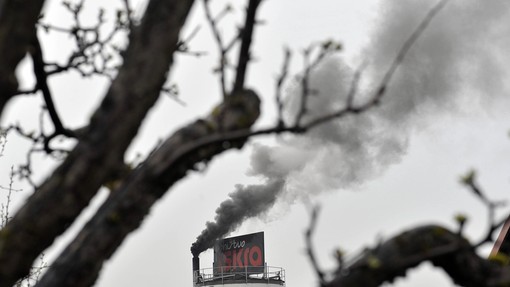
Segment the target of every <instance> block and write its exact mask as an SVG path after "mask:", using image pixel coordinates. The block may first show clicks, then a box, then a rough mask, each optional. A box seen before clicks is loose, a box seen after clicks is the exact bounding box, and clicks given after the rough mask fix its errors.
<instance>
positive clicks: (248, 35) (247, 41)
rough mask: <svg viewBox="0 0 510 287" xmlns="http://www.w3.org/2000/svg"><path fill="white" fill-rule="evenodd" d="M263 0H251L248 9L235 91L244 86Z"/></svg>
mask: <svg viewBox="0 0 510 287" xmlns="http://www.w3.org/2000/svg"><path fill="white" fill-rule="evenodd" d="M261 1H262V0H250V2H249V4H248V8H247V10H246V19H245V21H244V27H243V29H242V33H241V48H240V50H239V57H238V60H237V69H236V78H235V81H234V87H233V89H232V91H233V93H235V92H238V91H241V90H242V89H243V88H244V80H245V78H246V69H247V67H248V62H249V61H250V60H251V54H250V48H251V41H252V38H253V29H254V26H255V25H256V24H257V19H256V17H257V16H256V14H257V10H258V7H259V4H260V3H261Z"/></svg>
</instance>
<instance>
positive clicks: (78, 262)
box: [37, 90, 260, 287]
mask: <svg viewBox="0 0 510 287" xmlns="http://www.w3.org/2000/svg"><path fill="white" fill-rule="evenodd" d="M259 105H260V100H259V98H258V96H257V95H256V94H255V93H254V92H252V91H249V90H245V91H241V92H238V93H237V94H234V95H230V96H229V97H227V98H226V99H225V102H224V103H222V104H221V105H219V106H218V107H217V108H215V109H214V111H213V112H212V113H211V114H210V115H209V116H208V117H207V118H204V119H201V120H197V121H195V122H194V123H192V124H190V125H188V126H186V127H184V128H182V129H180V130H179V131H177V132H175V133H174V134H173V135H172V136H171V137H170V138H168V139H167V140H166V141H165V142H164V143H163V144H162V145H161V147H160V148H158V149H157V150H156V151H154V152H153V153H152V155H151V156H150V157H149V158H148V159H147V160H146V161H145V162H144V163H143V164H141V165H140V166H139V167H138V168H136V169H135V170H134V171H133V172H132V173H131V174H129V175H128V176H127V178H125V179H124V181H123V182H122V184H121V186H120V187H119V188H118V189H117V190H114V191H113V192H112V194H111V196H110V197H109V198H108V199H107V200H106V202H105V203H104V204H103V205H102V207H101V208H100V209H99V211H98V212H97V213H96V214H95V215H94V217H93V218H92V219H91V220H90V221H89V222H88V223H87V225H86V226H85V227H84V228H83V229H82V231H81V232H80V233H79V234H78V235H77V236H76V238H75V240H74V241H73V242H72V243H71V244H70V245H69V246H68V247H67V248H66V250H64V251H63V252H62V254H61V255H60V257H59V258H58V259H57V260H56V261H55V262H54V263H53V264H52V266H51V267H50V269H49V270H48V272H47V274H46V275H45V276H44V277H43V278H42V280H41V281H40V283H39V284H38V285H37V286H38V287H44V286H48V287H49V286H91V285H92V284H93V283H94V281H95V279H96V278H97V276H98V274H99V271H100V270H101V267H102V265H103V262H104V261H105V260H106V259H108V258H109V257H110V256H111V254H113V252H114V251H115V250H116V249H117V247H118V246H119V245H120V244H121V243H122V241H123V240H124V238H125V237H126V236H127V235H128V234H129V233H130V232H131V231H133V230H135V229H136V228H138V227H139V226H140V224H141V222H142V220H143V218H144V217H145V216H146V215H147V214H148V213H149V210H150V208H151V207H152V205H153V204H154V203H155V202H156V201H157V200H158V199H159V198H160V197H161V196H162V195H163V194H164V193H165V192H166V191H167V190H168V188H169V187H171V186H172V185H173V184H174V183H175V182H177V181H178V180H179V179H181V178H182V177H184V176H185V175H186V174H187V173H188V172H189V171H190V170H193V169H194V167H195V166H196V165H197V164H199V163H202V162H208V161H209V160H210V159H211V158H212V157H214V156H215V155H217V154H219V153H221V152H223V151H225V150H227V149H231V148H240V147H242V145H243V143H244V140H240V141H239V140H237V141H223V142H216V143H214V144H209V145H203V146H202V147H200V148H199V149H197V150H192V152H185V151H187V150H188V149H187V146H188V145H190V144H191V145H192V144H193V143H194V142H195V141H196V140H197V139H200V138H204V137H207V136H209V135H214V134H217V135H221V133H222V132H224V131H229V130H237V129H245V128H249V127H250V126H251V125H252V124H253V123H254V122H255V120H256V119H257V118H258V116H259Z"/></svg>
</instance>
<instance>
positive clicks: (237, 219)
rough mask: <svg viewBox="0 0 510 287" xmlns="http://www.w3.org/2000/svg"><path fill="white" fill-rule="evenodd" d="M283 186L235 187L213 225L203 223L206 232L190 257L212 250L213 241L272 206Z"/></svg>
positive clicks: (271, 183)
mask: <svg viewBox="0 0 510 287" xmlns="http://www.w3.org/2000/svg"><path fill="white" fill-rule="evenodd" d="M283 185H284V182H283V181H282V180H278V179H274V180H268V181H267V182H266V183H265V184H261V185H248V186H242V185H236V190H235V191H234V192H232V193H231V194H229V196H230V198H229V199H227V200H225V201H224V202H222V203H221V204H220V206H219V207H218V208H217V209H216V217H215V218H214V220H215V222H207V223H206V229H205V230H204V231H202V233H201V234H200V236H198V238H197V241H196V242H195V243H193V245H192V246H191V253H193V255H194V256H197V255H198V254H200V253H201V252H202V251H205V250H207V249H209V248H211V247H213V245H214V242H215V240H216V239H218V238H221V237H222V236H224V235H225V234H228V233H230V232H231V231H232V229H234V228H236V227H237V226H239V225H240V224H241V223H242V222H243V221H244V220H246V219H247V218H250V217H255V216H258V215H260V214H261V213H264V212H266V211H267V210H268V209H269V208H271V207H272V206H273V204H274V203H275V201H276V198H277V196H278V193H279V192H280V191H281V190H282V188H283Z"/></svg>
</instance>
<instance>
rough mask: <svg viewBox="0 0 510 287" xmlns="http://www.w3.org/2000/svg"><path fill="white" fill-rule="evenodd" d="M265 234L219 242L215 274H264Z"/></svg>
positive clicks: (215, 252)
mask: <svg viewBox="0 0 510 287" xmlns="http://www.w3.org/2000/svg"><path fill="white" fill-rule="evenodd" d="M264 260H265V258H264V232H258V233H252V234H246V235H242V236H236V237H230V238H225V239H221V240H217V241H216V244H215V245H214V267H215V268H214V273H229V272H245V271H247V272H249V273H262V272H264V263H265V261H264Z"/></svg>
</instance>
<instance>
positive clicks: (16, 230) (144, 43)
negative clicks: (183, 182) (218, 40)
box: [0, 0, 194, 287]
mask: <svg viewBox="0 0 510 287" xmlns="http://www.w3.org/2000/svg"><path fill="white" fill-rule="evenodd" d="M11 2H16V3H21V2H20V1H11ZM38 2H42V1H38ZM193 2H194V1H193V0H168V1H167V0H152V1H150V4H149V6H148V8H147V11H146V14H145V17H144V18H143V20H142V22H141V24H140V26H138V27H135V28H134V30H132V31H131V36H130V43H129V47H128V49H127V51H126V53H125V56H124V63H123V65H122V67H121V68H120V69H119V72H118V76H117V77H116V79H115V80H114V81H113V82H112V84H111V87H110V89H109V90H108V92H107V94H106V95H105V97H104V99H103V101H102V103H101V106H100V107H99V108H98V109H97V111H96V112H95V113H94V115H93V116H92V118H91V121H90V124H89V126H88V127H87V128H86V129H85V131H84V132H83V134H82V136H81V137H80V138H79V142H78V143H77V145H76V147H75V148H74V149H73V150H72V152H71V153H70V154H69V155H68V156H67V158H66V159H65V161H64V162H63V163H62V164H61V165H60V166H59V167H58V168H57V169H56V170H55V172H54V173H53V174H52V175H51V176H50V177H49V178H48V179H47V180H46V181H45V182H44V183H43V184H42V185H41V186H40V188H39V189H38V191H37V192H36V193H35V194H34V195H33V196H31V197H30V199H29V200H28V201H27V202H26V204H25V205H24V206H23V207H22V208H21V209H20V210H19V211H18V212H17V213H16V215H15V216H14V218H13V219H12V220H11V221H10V222H9V223H8V224H7V226H6V227H5V228H4V229H2V231H0V286H6V287H7V286H9V287H10V286H12V285H13V284H14V282H15V281H16V280H17V279H18V278H21V277H23V276H24V275H25V274H27V273H28V271H29V269H30V266H31V264H32V262H33V261H34V260H35V259H36V258H37V256H38V255H39V254H40V253H41V252H42V251H44V249H46V248H47V247H48V246H50V245H51V243H52V242H53V241H54V239H55V238H56V237H57V236H58V235H60V234H61V233H63V232H64V231H65V230H66V228H67V227H68V226H69V225H70V224H71V223H72V222H73V220H74V219H75V218H76V217H77V216H78V215H79V214H80V212H81V211H82V210H83V208H85V207H86V206H87V204H88V203H89V201H90V199H91V198H92V197H93V196H94V194H95V193H96V192H97V190H98V189H99V187H100V186H101V184H102V183H104V181H105V180H106V179H107V178H108V177H109V176H110V175H111V174H112V173H114V172H115V170H116V169H118V168H119V166H121V165H122V164H123V156H124V152H125V150H126V148H127V147H128V146H129V144H130V143H131V140H132V139H133V137H134V136H135V135H136V133H137V131H138V128H139V127H140V124H141V122H142V120H143V119H144V118H145V116H146V114H147V112H148V110H149V109H150V108H151V107H152V106H153V105H154V103H155V102H156V100H157V98H158V96H159V94H160V91H161V88H162V86H163V84H164V82H165V80H166V75H167V72H168V69H169V67H170V66H171V64H172V57H173V53H174V52H175V50H176V48H177V43H178V40H179V32H180V30H181V28H182V26H183V24H184V21H185V19H186V17H187V15H188V13H189V10H190V8H191V5H192V4H193ZM0 3H2V2H0ZM8 3H10V2H8ZM6 5H7V4H6ZM13 5H14V4H13ZM17 5H18V6H19V5H26V4H17ZM34 5H35V4H34ZM4 6H5V5H4ZM26 6H28V7H30V6H32V5H26ZM0 7H1V6H0ZM15 8H16V7H15ZM18 8H19V7H18ZM2 9H4V10H3V11H4V12H3V13H2V14H1V15H2V16H4V17H5V15H11V14H10V13H11V12H12V11H9V13H7V14H6V13H5V9H6V7H3V8H2ZM18 10H23V9H18ZM34 14H35V16H36V17H33V18H34V19H32V18H31V19H30V20H32V21H31V22H28V21H27V22H28V23H29V24H30V23H31V28H32V30H33V29H34V23H35V19H36V18H37V15H38V14H39V11H36V12H34ZM18 16H19V15H18ZM12 17H16V15H14V16H9V17H7V18H8V19H10V18H12ZM20 17H21V16H20ZM24 17H25V16H22V17H21V20H24ZM2 18H3V17H2ZM11 21H13V20H11ZM2 24H3V23H2ZM21 26H25V24H23V25H21ZM0 27H2V29H6V28H3V26H0ZM6 27H9V26H7V25H6ZM1 31H4V30H1ZM15 32H16V33H17V34H20V32H18V31H15ZM4 33H7V32H4ZM20 35H24V34H20ZM32 35H33V33H31V34H30V36H32ZM162 35H164V37H162ZM2 36H3V35H0V37H2ZM5 37H7V36H5ZM14 38H16V37H14ZM20 39H24V40H26V38H25V37H20ZM29 39H31V38H29ZM20 41H21V40H20ZM4 43H6V42H5V41H0V45H5V44H4ZM23 43H24V42H23ZM21 44H22V43H21ZM21 44H19V45H21ZM20 51H24V50H23V49H22V48H20ZM13 53H14V52H13ZM19 53H22V55H23V54H24V52H19V51H18V52H17V53H16V54H17V55H18V54H19ZM0 57H1V56H0ZM18 57H19V55H18ZM11 61H12V60H11ZM2 67H3V65H2ZM2 75H4V73H2ZM7 75H10V74H7ZM8 95H9V94H7V96H8ZM41 215H44V216H41Z"/></svg>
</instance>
